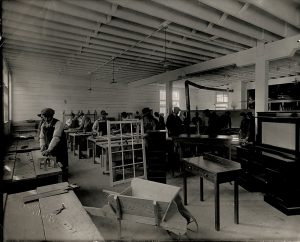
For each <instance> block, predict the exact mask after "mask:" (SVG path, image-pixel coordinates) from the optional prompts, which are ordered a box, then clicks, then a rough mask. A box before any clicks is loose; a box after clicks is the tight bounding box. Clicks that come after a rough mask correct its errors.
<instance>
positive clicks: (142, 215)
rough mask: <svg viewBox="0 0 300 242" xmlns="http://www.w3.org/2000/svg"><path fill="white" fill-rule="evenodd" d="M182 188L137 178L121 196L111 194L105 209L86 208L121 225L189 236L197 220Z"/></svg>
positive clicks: (93, 213) (95, 214)
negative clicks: (181, 193)
mask: <svg viewBox="0 0 300 242" xmlns="http://www.w3.org/2000/svg"><path fill="white" fill-rule="evenodd" d="M179 191H180V187H176V186H171V185H166V184H162V183H158V182H152V181H148V180H143V179H140V178H133V179H132V181H131V186H130V187H128V188H127V189H126V190H124V191H123V192H121V193H115V192H109V191H106V192H108V193H110V195H109V196H108V198H107V200H108V205H105V206H104V207H103V208H94V207H85V209H86V210H87V212H88V213H90V214H91V215H94V216H102V217H114V218H116V219H117V221H118V225H119V237H120V238H121V221H122V220H129V221H132V222H137V223H143V224H149V225H154V226H158V227H161V228H163V229H165V230H167V231H168V232H172V233H174V234H176V235H178V236H181V235H184V234H185V233H186V232H187V225H188V224H189V223H191V222H195V224H196V226H197V228H198V224H197V221H196V219H195V218H194V217H193V216H192V215H191V213H190V212H189V211H188V210H187V209H186V208H185V207H184V206H183V204H182V202H181V198H180V197H179Z"/></svg>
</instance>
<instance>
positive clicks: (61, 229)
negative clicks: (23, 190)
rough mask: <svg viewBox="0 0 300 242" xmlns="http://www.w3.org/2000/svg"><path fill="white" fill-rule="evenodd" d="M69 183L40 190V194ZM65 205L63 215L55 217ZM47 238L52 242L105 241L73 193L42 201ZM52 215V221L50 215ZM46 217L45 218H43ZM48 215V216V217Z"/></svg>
mask: <svg viewBox="0 0 300 242" xmlns="http://www.w3.org/2000/svg"><path fill="white" fill-rule="evenodd" d="M66 185H67V183H60V184H55V185H50V186H47V187H44V188H42V189H41V188H38V189H37V190H38V193H40V192H46V191H49V190H51V189H52V190H53V189H61V188H63V187H65V186H66ZM62 203H64V206H65V207H66V208H65V209H64V210H62V212H61V213H59V214H57V215H53V213H54V211H55V210H56V209H59V208H60V207H61V206H62ZM40 206H41V211H42V218H43V224H44V231H45V237H46V239H47V240H50V241H58V240H59V241H65V240H67V241H71V240H84V241H95V240H98V241H100V240H104V239H103V237H102V236H101V234H100V233H99V231H98V229H97V228H96V226H95V225H94V223H93V222H92V220H91V218H90V217H89V216H88V214H87V213H86V211H85V209H84V208H83V207H82V205H81V203H80V201H79V200H78V198H77V197H76V195H75V194H74V192H73V191H69V192H68V193H64V194H60V195H57V196H51V197H47V198H41V199H40ZM51 214H52V217H51V218H52V219H51V218H50V219H49V215H51ZM43 215H44V216H43ZM47 215H48V216H47Z"/></svg>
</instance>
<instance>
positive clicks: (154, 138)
mask: <svg viewBox="0 0 300 242" xmlns="http://www.w3.org/2000/svg"><path fill="white" fill-rule="evenodd" d="M145 146H146V149H145V151H146V162H147V178H148V180H150V181H155V182H160V183H166V172H167V164H166V150H167V145H166V131H152V132H148V133H147V134H146V135H145Z"/></svg>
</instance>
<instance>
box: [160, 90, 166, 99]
mask: <svg viewBox="0 0 300 242" xmlns="http://www.w3.org/2000/svg"><path fill="white" fill-rule="evenodd" d="M159 99H160V100H166V91H164V90H160V91H159Z"/></svg>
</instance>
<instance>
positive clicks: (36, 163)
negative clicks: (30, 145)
mask: <svg viewBox="0 0 300 242" xmlns="http://www.w3.org/2000/svg"><path fill="white" fill-rule="evenodd" d="M45 159H46V157H43V156H42V154H41V152H40V151H39V150H34V151H28V152H22V153H10V154H7V155H6V156H5V157H4V160H3V164H4V173H3V183H4V184H5V186H4V188H5V190H6V192H15V191H22V190H23V191H24V190H26V189H27V190H28V188H31V189H32V188H36V187H37V186H39V185H41V184H43V185H44V184H47V183H48V184H49V183H56V182H59V181H61V175H62V170H61V168H60V167H58V166H57V167H54V163H53V162H52V166H51V167H50V166H47V167H46V168H45V166H44V165H42V166H41V165H40V164H41V162H42V163H43V162H45ZM51 159H52V160H55V158H51Z"/></svg>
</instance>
